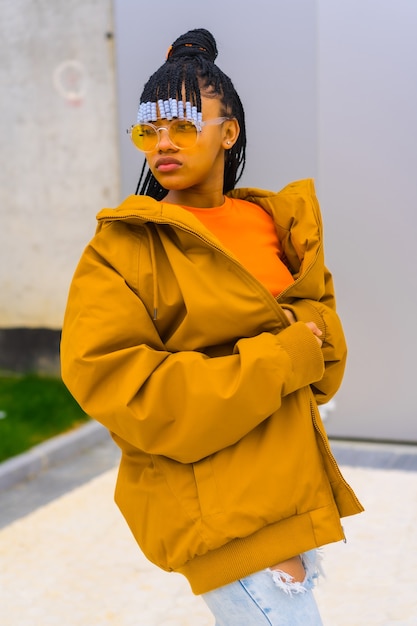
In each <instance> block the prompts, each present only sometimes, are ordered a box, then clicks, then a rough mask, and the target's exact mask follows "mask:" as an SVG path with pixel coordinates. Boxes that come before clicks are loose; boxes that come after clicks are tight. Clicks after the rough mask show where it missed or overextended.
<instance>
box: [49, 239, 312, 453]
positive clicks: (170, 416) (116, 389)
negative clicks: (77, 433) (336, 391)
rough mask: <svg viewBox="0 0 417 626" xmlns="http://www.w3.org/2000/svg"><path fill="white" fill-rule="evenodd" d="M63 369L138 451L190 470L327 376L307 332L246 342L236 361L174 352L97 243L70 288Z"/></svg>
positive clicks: (100, 417) (85, 402) (88, 406)
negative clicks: (190, 465)
mask: <svg viewBox="0 0 417 626" xmlns="http://www.w3.org/2000/svg"><path fill="white" fill-rule="evenodd" d="M319 316H320V314H319ZM61 367H62V378H63V380H64V383H65V384H66V385H67V387H68V389H69V390H70V392H71V393H72V395H73V396H74V397H75V399H76V400H77V401H78V403H79V404H80V405H81V407H82V408H83V410H84V411H85V412H86V413H87V414H88V415H90V416H91V417H92V418H94V419H96V420H97V421H99V422H101V423H102V424H103V425H105V426H106V427H107V428H108V429H109V430H110V431H111V432H112V433H114V434H115V435H117V436H118V437H120V438H122V439H123V440H125V441H127V442H129V443H130V444H131V445H132V446H134V447H136V448H139V449H141V450H143V451H146V452H148V453H150V454H158V455H164V456H167V457H170V458H173V459H175V460H177V461H180V462H184V463H188V462H194V461H197V460H199V459H201V458H203V457H205V456H207V455H209V454H212V453H213V452H215V451H217V450H220V449H222V448H225V447H227V446H229V445H231V444H233V443H235V442H236V441H238V440H239V439H240V438H241V437H243V436H244V435H245V434H247V433H248V432H250V431H251V430H252V429H254V428H255V427H256V426H257V425H258V424H259V423H261V422H262V421H263V420H264V419H266V418H267V417H268V416H270V415H271V414H272V413H274V411H276V410H277V409H278V408H279V407H280V405H281V402H282V398H283V397H284V396H286V395H287V394H290V393H292V392H293V391H295V390H297V389H300V388H302V387H304V386H307V385H310V384H313V383H316V382H317V381H319V380H321V379H322V376H323V373H324V365H323V356H322V351H321V349H320V347H319V346H318V343H317V341H316V339H315V338H314V336H313V335H312V333H311V332H310V330H309V329H308V328H307V327H306V326H305V324H303V323H296V324H293V325H291V326H289V327H288V328H286V329H284V330H283V331H282V332H280V333H279V334H277V335H275V334H272V333H262V334H260V335H258V336H255V337H251V338H243V339H240V340H239V341H237V342H236V344H235V346H234V351H233V353H232V354H230V355H227V356H220V357H208V356H207V355H205V354H204V353H201V352H193V351H187V352H176V353H169V352H167V350H166V349H165V347H164V345H163V343H162V341H161V338H160V337H159V335H158V333H157V330H156V328H155V325H154V323H153V320H152V319H151V317H150V315H149V314H148V311H147V310H146V308H145V306H144V304H143V302H142V301H141V300H140V298H139V297H138V296H137V294H136V293H135V292H134V291H133V290H132V289H131V288H130V287H129V285H128V283H127V281H126V279H125V277H124V276H123V275H122V272H120V270H119V269H116V268H115V267H114V266H112V264H111V263H110V262H109V261H108V260H107V259H106V258H103V256H101V254H100V253H99V252H98V250H97V249H95V247H94V240H93V242H92V244H90V246H88V248H87V249H86V251H85V253H84V255H83V257H82V259H81V261H80V263H79V266H78V268H77V270H76V273H75V275H74V278H73V281H72V285H71V288H70V292H69V297H68V303H67V309H66V313H65V318H64V323H63V329H62V340H61Z"/></svg>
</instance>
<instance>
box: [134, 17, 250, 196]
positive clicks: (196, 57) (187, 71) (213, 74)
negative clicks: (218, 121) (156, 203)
mask: <svg viewBox="0 0 417 626" xmlns="http://www.w3.org/2000/svg"><path fill="white" fill-rule="evenodd" d="M216 57H217V46H216V41H215V39H214V37H213V35H212V34H211V33H210V32H209V31H208V30H205V29H204V28H198V29H194V30H190V31H188V32H187V33H185V34H184V35H181V36H180V37H178V39H176V40H175V41H174V43H173V44H172V46H170V48H169V50H168V54H167V59H166V61H165V63H164V64H163V65H162V66H161V67H160V68H159V69H158V70H157V71H156V72H155V73H154V74H152V76H151V77H150V78H149V80H148V82H147V83H146V84H145V87H144V89H143V92H142V95H141V98H140V104H142V103H149V102H152V103H156V102H158V100H163V101H167V100H170V99H171V98H172V99H174V100H178V101H182V100H183V98H184V96H185V101H186V102H189V103H191V105H192V106H193V107H196V109H197V110H198V111H199V112H200V111H201V94H202V93H203V95H205V96H207V97H213V98H215V97H219V98H220V101H221V103H222V107H223V111H222V112H221V113H220V115H222V116H229V117H235V118H236V119H237V121H238V123H239V126H240V133H239V136H238V139H237V141H236V143H235V144H234V145H233V146H232V148H231V149H230V150H227V151H226V154H225V165H224V184H223V192H224V193H227V192H228V191H230V190H231V189H234V187H235V186H236V183H237V181H238V180H239V179H240V177H241V176H242V173H243V169H244V167H245V151H246V131H245V114H244V111H243V107H242V103H241V101H240V98H239V96H238V94H237V92H236V90H235V88H234V86H233V83H232V81H231V80H230V78H229V77H228V76H226V74H224V72H222V70H221V69H220V68H219V67H218V66H217V65H216V64H215V63H214V61H215V59H216ZM146 165H147V163H146V161H145V162H144V164H143V167H142V172H141V175H140V178H139V182H138V185H137V188H136V194H139V195H148V196H151V197H152V198H155V199H156V200H162V199H163V198H164V197H165V196H166V194H167V193H168V190H167V189H165V188H164V187H162V186H161V185H160V184H159V183H158V181H157V180H156V178H155V177H154V176H153V174H152V172H151V171H150V169H149V168H148V170H147V172H146V174H145V169H146Z"/></svg>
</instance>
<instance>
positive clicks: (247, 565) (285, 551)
mask: <svg viewBox="0 0 417 626" xmlns="http://www.w3.org/2000/svg"><path fill="white" fill-rule="evenodd" d="M319 520H320V522H319V524H318V525H317V522H318V521H319ZM342 539H344V534H343V529H342V527H341V525H340V519H339V514H338V511H337V509H336V507H335V506H334V505H329V506H328V507H324V508H323V509H319V510H318V511H313V512H311V513H305V514H303V515H297V516H295V517H291V518H289V519H287V520H283V521H281V522H278V523H276V524H271V525H269V526H266V527H265V528H262V529H261V530H259V531H258V532H256V533H254V534H253V535H250V536H249V537H245V538H243V539H234V540H232V541H230V542H229V543H227V544H226V545H224V546H222V547H221V548H218V549H217V550H213V551H211V552H208V553H207V554H205V555H203V556H197V557H195V558H194V559H193V560H192V561H189V562H188V563H186V564H185V565H184V566H182V567H181V568H178V570H176V571H178V572H179V573H181V574H183V575H184V576H185V577H186V578H187V579H188V581H189V583H190V585H191V589H192V591H193V593H195V594H196V595H200V594H202V593H207V592H208V591H211V590H212V589H217V588H218V587H223V586H224V585H228V584H230V583H232V582H234V581H236V580H239V579H240V578H244V577H245V576H249V575H250V574H253V573H254V572H258V571H260V570H263V569H265V568H267V567H271V566H272V565H275V564H276V563H280V562H281V561H284V560H286V559H289V558H291V557H293V556H295V555H297V554H301V553H302V552H305V551H307V550H311V549H313V548H317V547H319V546H321V545H324V544H326V543H331V542H334V541H340V540H342Z"/></svg>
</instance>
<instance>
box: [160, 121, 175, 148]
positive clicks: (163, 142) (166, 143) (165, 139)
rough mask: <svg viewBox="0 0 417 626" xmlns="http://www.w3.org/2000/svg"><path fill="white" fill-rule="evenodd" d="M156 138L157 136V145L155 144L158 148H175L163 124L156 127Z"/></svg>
mask: <svg viewBox="0 0 417 626" xmlns="http://www.w3.org/2000/svg"><path fill="white" fill-rule="evenodd" d="M158 138H159V141H158V146H157V147H158V150H172V149H174V150H175V149H176V147H175V146H174V144H173V143H172V141H171V139H170V138H169V134H168V128H164V127H163V126H161V127H160V128H158Z"/></svg>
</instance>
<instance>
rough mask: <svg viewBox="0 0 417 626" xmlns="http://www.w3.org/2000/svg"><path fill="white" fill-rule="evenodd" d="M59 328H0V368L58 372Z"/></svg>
mask: <svg viewBox="0 0 417 626" xmlns="http://www.w3.org/2000/svg"><path fill="white" fill-rule="evenodd" d="M60 338H61V331H60V330H50V329H47V328H7V329H0V371H3V372H16V373H36V374H48V375H52V376H60V364H59V343H60Z"/></svg>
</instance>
